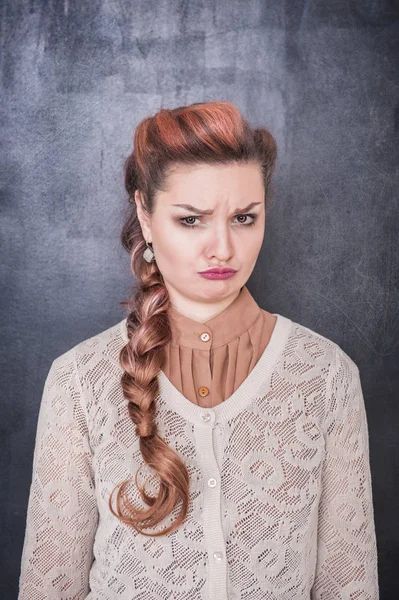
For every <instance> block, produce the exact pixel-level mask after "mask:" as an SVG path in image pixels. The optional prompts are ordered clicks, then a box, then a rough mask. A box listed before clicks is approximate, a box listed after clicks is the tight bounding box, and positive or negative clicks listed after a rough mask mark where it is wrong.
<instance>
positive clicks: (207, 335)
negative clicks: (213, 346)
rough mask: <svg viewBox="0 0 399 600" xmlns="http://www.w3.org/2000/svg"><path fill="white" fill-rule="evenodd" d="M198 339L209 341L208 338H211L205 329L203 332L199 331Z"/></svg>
mask: <svg viewBox="0 0 399 600" xmlns="http://www.w3.org/2000/svg"><path fill="white" fill-rule="evenodd" d="M200 339H201V340H202V341H203V342H209V340H210V339H211V336H210V335H209V333H208V332H207V331H204V333H201V335H200Z"/></svg>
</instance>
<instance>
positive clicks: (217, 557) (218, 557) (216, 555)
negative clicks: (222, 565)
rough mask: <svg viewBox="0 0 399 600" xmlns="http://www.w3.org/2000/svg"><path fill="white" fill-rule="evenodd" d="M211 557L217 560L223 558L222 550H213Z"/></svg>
mask: <svg viewBox="0 0 399 600" xmlns="http://www.w3.org/2000/svg"><path fill="white" fill-rule="evenodd" d="M213 558H214V559H215V560H219V561H220V560H222V558H223V552H219V551H218V552H214V553H213Z"/></svg>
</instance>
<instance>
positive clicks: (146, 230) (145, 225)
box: [134, 190, 151, 242]
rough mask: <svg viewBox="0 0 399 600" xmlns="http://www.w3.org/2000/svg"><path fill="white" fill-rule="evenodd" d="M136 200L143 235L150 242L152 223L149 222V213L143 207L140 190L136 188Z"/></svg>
mask: <svg viewBox="0 0 399 600" xmlns="http://www.w3.org/2000/svg"><path fill="white" fill-rule="evenodd" d="M134 200H135V202H136V210H137V217H138V219H139V221H140V225H141V230H142V232H143V236H144V238H145V239H146V240H147V241H148V242H150V241H151V228H150V224H149V219H148V214H147V213H146V211H145V210H144V208H143V204H142V200H141V196H140V192H139V190H136V191H135V192H134Z"/></svg>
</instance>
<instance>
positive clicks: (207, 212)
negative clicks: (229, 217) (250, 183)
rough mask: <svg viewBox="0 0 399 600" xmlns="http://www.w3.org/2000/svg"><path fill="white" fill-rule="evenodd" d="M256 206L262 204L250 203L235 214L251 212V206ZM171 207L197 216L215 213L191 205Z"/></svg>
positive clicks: (238, 209)
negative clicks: (183, 209)
mask: <svg viewBox="0 0 399 600" xmlns="http://www.w3.org/2000/svg"><path fill="white" fill-rule="evenodd" d="M258 204H262V203H261V202H251V204H248V206H245V207H244V208H237V210H236V211H235V212H237V213H239V212H240V213H241V212H246V211H248V210H251V208H252V207H253V206H257V205H258ZM171 206H178V207H180V208H185V209H186V210H189V211H191V212H195V213H198V214H199V215H213V213H214V212H215V211H214V210H211V209H209V210H201V209H200V208H196V207H195V206H191V204H171Z"/></svg>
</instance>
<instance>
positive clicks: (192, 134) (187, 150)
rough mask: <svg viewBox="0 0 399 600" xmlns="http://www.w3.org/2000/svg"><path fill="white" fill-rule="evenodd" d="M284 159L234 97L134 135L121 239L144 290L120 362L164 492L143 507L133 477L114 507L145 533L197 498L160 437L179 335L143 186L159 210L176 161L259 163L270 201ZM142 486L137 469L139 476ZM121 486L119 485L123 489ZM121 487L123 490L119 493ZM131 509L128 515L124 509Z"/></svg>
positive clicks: (131, 307) (137, 294)
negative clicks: (150, 256) (171, 349)
mask: <svg viewBox="0 0 399 600" xmlns="http://www.w3.org/2000/svg"><path fill="white" fill-rule="evenodd" d="M276 156H277V148H276V142H275V140H274V138H273V136H272V135H271V133H270V132H269V131H268V130H267V129H264V128H252V127H251V125H250V124H249V123H248V121H246V120H245V119H244V118H243V117H242V115H241V114H240V111H239V110H238V108H237V107H236V106H234V104H231V103H230V102H223V101H220V102H204V103H195V104H191V105H189V106H181V107H178V108H175V109H173V110H169V109H164V108H163V109H161V110H160V111H159V112H157V113H156V114H155V115H154V116H150V117H147V118H145V119H143V120H142V121H141V122H140V123H139V124H138V126H137V128H136V131H135V134H134V149H133V151H132V153H131V154H130V155H129V156H128V157H127V159H126V162H125V187H126V190H127V193H128V196H129V202H130V204H129V208H128V213H127V215H126V220H125V223H124V225H123V228H122V231H121V242H122V245H123V247H124V248H125V250H127V252H129V254H130V255H131V269H132V272H133V275H134V276H135V277H136V279H137V280H138V288H137V289H136V290H135V291H133V292H132V296H131V299H130V300H129V302H127V303H121V304H127V305H128V311H129V312H128V316H127V331H128V337H129V341H128V343H127V344H126V345H125V346H124V347H123V348H122V350H121V352H120V355H119V361H120V364H121V366H122V369H123V371H124V372H123V374H122V377H121V385H122V389H123V394H124V396H125V398H126V399H127V401H128V410H129V415H130V417H131V419H132V421H133V423H134V424H135V425H136V429H135V431H136V434H137V436H138V437H139V444H140V451H141V454H142V457H143V460H144V462H145V463H146V464H147V465H148V466H150V467H151V468H152V469H153V470H154V471H155V473H156V475H157V476H158V479H159V490H158V494H157V496H156V497H153V496H149V495H147V494H146V492H145V490H144V489H143V488H141V487H139V486H138V489H139V491H140V495H141V498H142V499H143V500H144V502H145V503H146V505H147V506H148V508H147V509H143V510H139V509H136V508H135V507H134V506H133V505H132V504H131V503H130V502H129V500H128V498H127V497H126V494H125V490H126V486H127V484H128V480H127V481H124V482H123V483H122V484H119V485H120V489H119V490H118V493H117V510H118V512H117V513H116V512H115V511H114V510H113V508H112V496H113V492H112V494H111V497H110V500H109V507H110V509H111V512H112V513H113V514H114V515H115V516H116V517H118V518H119V519H120V520H121V521H123V522H124V523H127V524H128V525H131V526H132V527H134V529H135V530H136V531H138V532H139V533H142V534H143V535H149V536H159V535H166V534H167V533H169V532H171V531H174V530H175V529H177V528H178V527H179V526H180V524H181V523H182V522H183V521H184V519H185V517H186V515H187V511H188V505H189V500H190V494H189V485H190V481H189V474H188V470H187V468H186V465H185V464H184V462H183V460H182V459H181V457H180V456H179V455H178V454H177V453H176V452H175V451H174V450H172V448H170V447H169V446H168V444H167V443H166V442H165V441H164V440H163V439H162V438H161V437H160V436H159V435H158V433H157V424H156V422H155V402H156V398H157V396H158V394H159V387H158V380H157V374H158V372H159V370H160V369H162V366H163V363H164V359H165V346H166V344H168V342H169V341H170V340H171V329H170V325H169V318H168V308H169V295H168V291H167V289H166V287H165V284H164V280H163V277H162V274H161V273H160V271H159V269H158V267H157V264H156V261H155V262H151V263H148V262H146V260H145V259H144V258H143V252H144V250H145V249H146V242H145V239H144V237H143V234H142V230H141V225H140V222H139V220H138V217H137V212H136V203H135V199H134V196H135V192H136V190H140V195H141V200H142V204H143V206H144V209H145V210H146V212H147V213H148V214H149V215H151V214H152V213H153V211H154V209H155V196H156V193H157V192H158V191H162V190H164V189H165V187H166V183H167V176H168V173H169V169H170V167H171V166H175V165H176V164H184V165H187V164H189V165H195V164H201V163H207V164H215V165H216V164H228V163H253V162H255V163H258V164H259V165H260V168H261V171H262V177H263V182H264V188H265V202H266V198H267V192H268V189H269V185H270V182H271V177H272V174H273V171H274V167H275V162H276ZM135 481H136V485H137V473H136V479H135ZM118 487H119V486H118ZM113 491H115V490H113ZM179 503H181V507H180V512H179V514H178V517H177V518H176V519H175V521H174V522H173V524H172V525H170V526H169V527H168V528H164V529H162V530H161V531H160V532H156V533H146V532H145V531H144V529H146V528H150V527H154V526H155V525H157V524H158V523H160V522H161V521H162V520H163V519H164V518H165V517H166V516H167V515H169V514H170V513H171V511H172V510H173V509H174V507H175V506H176V505H177V504H179ZM123 507H127V513H126V514H125V513H123V511H122V510H121V508H123Z"/></svg>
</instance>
